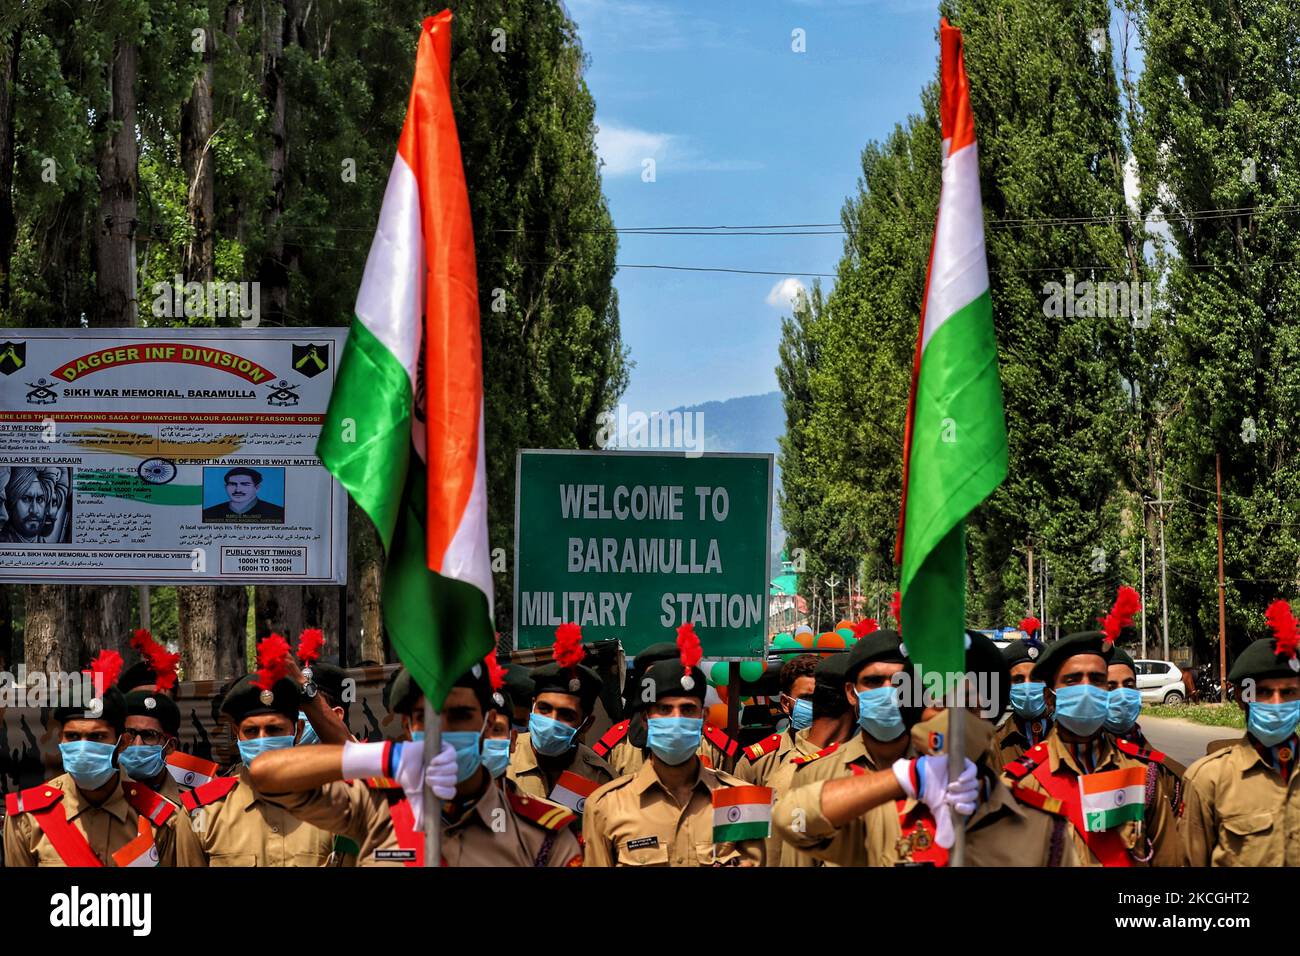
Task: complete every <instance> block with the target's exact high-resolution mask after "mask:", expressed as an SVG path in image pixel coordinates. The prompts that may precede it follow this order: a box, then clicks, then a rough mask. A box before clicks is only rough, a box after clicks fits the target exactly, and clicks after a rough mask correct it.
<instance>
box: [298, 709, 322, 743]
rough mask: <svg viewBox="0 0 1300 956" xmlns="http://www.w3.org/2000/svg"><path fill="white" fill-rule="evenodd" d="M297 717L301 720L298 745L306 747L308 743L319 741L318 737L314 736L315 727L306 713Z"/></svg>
mask: <svg viewBox="0 0 1300 956" xmlns="http://www.w3.org/2000/svg"><path fill="white" fill-rule="evenodd" d="M298 719H299V720H301V721H302V735H301V736H300V737H299V738H298V746H299V747H306V746H307V745H308V744H318V743H320V738H319V737H317V736H316V728H315V727H313V726H312V725H311V721H310V720H308V719H307V715H306V714H301V713H300V714H299V715H298Z"/></svg>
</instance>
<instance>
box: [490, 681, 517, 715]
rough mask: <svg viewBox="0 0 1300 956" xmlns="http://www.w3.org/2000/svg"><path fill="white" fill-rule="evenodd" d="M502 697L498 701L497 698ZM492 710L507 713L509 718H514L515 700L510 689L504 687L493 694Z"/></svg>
mask: <svg viewBox="0 0 1300 956" xmlns="http://www.w3.org/2000/svg"><path fill="white" fill-rule="evenodd" d="M498 697H499V698H500V702H498V700H497V698H498ZM491 709H492V710H495V711H498V712H499V713H502V714H505V715H506V717H507V718H509V719H511V720H513V719H514V716H515V700H514V698H513V697H511V696H510V689H509V688H507V687H502V688H501V689H500V690H499V691H496V692H495V693H494V694H493V695H492V708H491Z"/></svg>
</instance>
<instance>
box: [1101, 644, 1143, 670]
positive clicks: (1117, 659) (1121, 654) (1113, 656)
mask: <svg viewBox="0 0 1300 956" xmlns="http://www.w3.org/2000/svg"><path fill="white" fill-rule="evenodd" d="M1106 663H1107V664H1123V665H1124V666H1125V667H1127V668H1128V669H1129V670H1131V671H1132V672H1133V675H1134V676H1135V677H1136V676H1137V672H1138V669H1137V664H1135V663H1134V662H1133V658H1132V657H1131V656H1130V655H1129V652H1128V651H1126V650H1124V648H1122V647H1119V646H1118V645H1116V646H1114V647H1112V648H1111V652H1110V660H1109V661H1107V662H1106Z"/></svg>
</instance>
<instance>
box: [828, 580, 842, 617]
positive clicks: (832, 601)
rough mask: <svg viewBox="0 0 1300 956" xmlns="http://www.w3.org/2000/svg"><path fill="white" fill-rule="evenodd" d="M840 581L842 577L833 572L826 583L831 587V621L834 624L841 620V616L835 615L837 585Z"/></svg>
mask: <svg viewBox="0 0 1300 956" xmlns="http://www.w3.org/2000/svg"><path fill="white" fill-rule="evenodd" d="M839 583H840V579H839V578H837V577H836V576H835V575H833V574H832V575H831V576H830V577H829V578H827V579H826V584H827V585H828V586H829V587H830V589H831V623H832V624H834V623H835V622H836V621H838V620H839V618H838V617H836V616H835V585H837V584H839Z"/></svg>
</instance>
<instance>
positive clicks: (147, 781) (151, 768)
mask: <svg viewBox="0 0 1300 956" xmlns="http://www.w3.org/2000/svg"><path fill="white" fill-rule="evenodd" d="M180 728H181V711H180V708H179V707H177V706H176V702H175V701H173V700H172V699H171V698H170V697H168V696H167V695H166V694H163V693H160V692H158V691H156V690H133V691H131V693H129V694H127V695H126V731H125V733H123V734H122V745H123V746H122V749H121V750H119V751H118V754H117V765H118V766H119V767H120V768H121V769H122V772H123V773H125V774H126V775H127V776H128V777H130V778H131V779H132V780H134V781H137V782H139V783H142V784H144V785H145V786H146V787H148V788H149V789H150V790H152V791H154V792H155V793H158V794H161V795H162V796H163V797H166V798H167V799H168V800H169V801H171V802H172V803H173V804H175V806H176V809H177V810H180V809H181V806H182V795H181V788H180V786H179V785H177V783H176V780H175V779H174V778H173V777H172V775H171V773H169V772H168V770H167V756H168V755H169V754H171V753H172V752H174V751H175V749H176V736H177V734H179V733H180ZM167 825H168V826H170V827H173V828H175V827H188V826H189V825H190V818H189V814H188V813H183V812H182V813H173V814H171V815H170V817H169V818H168V821H167Z"/></svg>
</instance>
